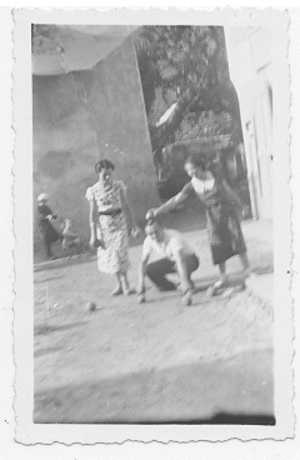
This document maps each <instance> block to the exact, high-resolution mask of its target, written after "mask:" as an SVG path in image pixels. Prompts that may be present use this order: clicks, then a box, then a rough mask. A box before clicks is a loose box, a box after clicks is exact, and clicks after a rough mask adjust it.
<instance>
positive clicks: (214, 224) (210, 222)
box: [175, 177, 246, 264]
mask: <svg viewBox="0 0 300 460" xmlns="http://www.w3.org/2000/svg"><path fill="white" fill-rule="evenodd" d="M194 193H195V194H196V196H197V197H198V198H199V200H200V201H201V203H202V204H203V205H204V207H205V209H206V215H207V227H208V234H209V241H210V246H211V252H212V259H213V263H214V264H220V263H223V262H225V261H226V260H227V259H229V258H230V257H232V256H234V255H237V254H242V253H244V252H246V245H245V241H244V237H243V233H242V230H241V225H240V221H239V217H238V208H239V207H240V203H239V200H238V198H237V197H236V196H235V193H234V192H233V191H232V190H231V188H230V187H229V186H228V185H227V183H226V182H225V181H222V180H220V179H218V178H214V177H212V178H210V179H208V180H205V181H202V180H200V179H198V178H196V177H194V178H192V179H191V181H190V182H189V183H188V184H186V185H185V187H184V188H183V190H182V192H181V193H180V194H179V195H180V196H181V197H182V198H183V199H184V198H188V197H189V196H190V195H192V194H194ZM175 200H176V198H175Z"/></svg>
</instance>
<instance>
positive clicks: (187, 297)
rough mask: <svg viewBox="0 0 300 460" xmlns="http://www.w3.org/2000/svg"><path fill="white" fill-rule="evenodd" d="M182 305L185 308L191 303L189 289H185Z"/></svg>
mask: <svg viewBox="0 0 300 460" xmlns="http://www.w3.org/2000/svg"><path fill="white" fill-rule="evenodd" d="M182 303H183V304H184V305H186V306H188V307H189V306H190V305H192V303H193V296H192V291H191V289H187V290H186V291H185V293H184V294H183V296H182Z"/></svg>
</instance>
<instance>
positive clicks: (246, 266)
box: [239, 252, 250, 274]
mask: <svg viewBox="0 0 300 460" xmlns="http://www.w3.org/2000/svg"><path fill="white" fill-rule="evenodd" d="M239 257H240V260H241V264H242V267H243V270H244V272H245V273H246V274H248V273H249V271H250V263H249V259H248V254H247V252H243V253H242V254H239Z"/></svg>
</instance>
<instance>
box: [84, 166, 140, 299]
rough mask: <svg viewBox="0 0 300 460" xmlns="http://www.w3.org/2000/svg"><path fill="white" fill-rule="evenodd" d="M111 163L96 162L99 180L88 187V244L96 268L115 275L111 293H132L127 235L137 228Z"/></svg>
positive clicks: (124, 189) (121, 184)
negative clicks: (128, 277) (93, 253)
mask: <svg viewBox="0 0 300 460" xmlns="http://www.w3.org/2000/svg"><path fill="white" fill-rule="evenodd" d="M113 170H114V165H113V163H112V162H111V161H109V160H105V159H104V160H101V161H98V162H97V163H96V165H95V171H96V174H97V175H98V181H97V182H96V183H95V184H94V185H93V186H92V187H89V188H88V189H87V192H86V198H87V199H88V201H89V204H90V213H89V224H90V245H91V246H92V247H97V260H98V270H99V271H100V272H104V273H109V274H112V275H115V277H116V280H117V285H116V288H115V289H114V291H113V292H112V295H120V294H125V295H128V294H130V293H132V291H131V290H130V287H129V283H128V279H127V271H128V268H129V257H128V245H129V238H128V237H129V235H130V234H131V233H134V232H136V231H137V229H136V226H135V224H134V219H133V215H132V212H131V210H130V207H129V204H128V200H127V194H126V188H125V185H124V183H123V182H122V181H116V180H114V179H113V177H112V176H113Z"/></svg>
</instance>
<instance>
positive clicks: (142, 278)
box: [137, 253, 150, 294]
mask: <svg viewBox="0 0 300 460" xmlns="http://www.w3.org/2000/svg"><path fill="white" fill-rule="evenodd" d="M149 259H150V254H149V253H147V254H143V255H142V260H141V263H140V267H139V274H138V279H139V281H138V283H139V284H138V289H137V291H138V294H144V292H145V276H146V267H147V265H148V262H149Z"/></svg>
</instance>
